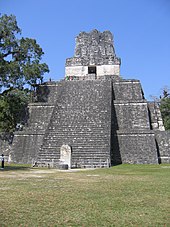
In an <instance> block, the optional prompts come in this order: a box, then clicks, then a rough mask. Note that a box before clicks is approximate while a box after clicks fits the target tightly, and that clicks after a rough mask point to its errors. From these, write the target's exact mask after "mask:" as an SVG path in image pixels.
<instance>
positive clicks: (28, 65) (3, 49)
mask: <svg viewBox="0 0 170 227" xmlns="http://www.w3.org/2000/svg"><path fill="white" fill-rule="evenodd" d="M43 54H44V52H43V50H42V48H41V47H40V46H39V45H38V44H37V42H36V40H35V39H30V38H23V37H21V29H20V28H19V27H18V25H17V21H16V17H15V16H14V15H10V16H7V15H2V16H1V17H0V91H3V92H2V94H0V131H1V132H2V131H3V132H11V131H14V129H15V127H16V125H17V124H18V123H23V122H24V121H25V116H26V115H25V114H26V105H27V103H28V99H29V95H30V91H29V90H28V89H24V87H25V86H26V85H33V86H34V87H35V85H36V84H37V83H38V82H42V80H43V75H44V73H46V72H49V69H48V65H47V64H45V63H41V58H42V55H43ZM27 87H28V86H27Z"/></svg>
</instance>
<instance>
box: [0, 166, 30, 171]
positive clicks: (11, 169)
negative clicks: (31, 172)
mask: <svg viewBox="0 0 170 227" xmlns="http://www.w3.org/2000/svg"><path fill="white" fill-rule="evenodd" d="M30 168H31V166H30V165H15V164H11V165H5V167H4V169H0V171H3V172H4V171H16V170H28V169H30Z"/></svg>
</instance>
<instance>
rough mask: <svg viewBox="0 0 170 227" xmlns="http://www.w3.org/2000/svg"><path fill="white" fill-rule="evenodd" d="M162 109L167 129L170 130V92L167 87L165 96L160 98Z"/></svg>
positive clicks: (164, 92)
mask: <svg viewBox="0 0 170 227" xmlns="http://www.w3.org/2000/svg"><path fill="white" fill-rule="evenodd" d="M160 111H161V114H162V118H163V122H164V126H165V129H166V130H170V94H169V93H168V91H167V89H164V91H163V97H161V100H160Z"/></svg>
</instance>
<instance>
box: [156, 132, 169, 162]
mask: <svg viewBox="0 0 170 227" xmlns="http://www.w3.org/2000/svg"><path fill="white" fill-rule="evenodd" d="M155 134H156V143H157V148H158V157H159V163H170V131H156V133H155Z"/></svg>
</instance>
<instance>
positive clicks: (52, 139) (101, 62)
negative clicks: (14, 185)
mask: <svg viewBox="0 0 170 227" xmlns="http://www.w3.org/2000/svg"><path fill="white" fill-rule="evenodd" d="M136 57H137V56H136ZM120 65H121V59H120V58H119V57H117V56H116V52H115V49H114V42H113V35H112V33H111V32H110V31H104V32H100V31H98V30H93V31H91V32H89V33H87V32H81V33H80V34H79V35H78V36H77V37H76V46H75V52H74V56H73V57H70V58H67V59H66V64H65V76H63V80H61V81H58V82H53V81H49V82H45V83H43V84H41V85H39V86H38V87H37V90H36V100H37V101H36V102H34V103H30V104H29V106H28V108H29V117H28V121H27V124H26V125H25V126H24V128H23V130H22V131H17V132H15V135H14V139H13V144H12V149H11V152H10V155H11V160H12V161H13V162H16V163H33V164H35V165H37V166H47V167H51V168H62V167H63V168H102V167H110V166H112V165H116V164H121V163H131V164H158V163H169V162H170V154H169V150H170V136H169V134H168V133H167V132H166V131H165V129H164V126H163V121H162V117H161V112H160V109H159V105H158V104H156V103H154V102H148V101H147V100H146V99H145V98H144V92H143V90H142V87H141V83H140V81H139V80H137V79H123V78H122V76H120Z"/></svg>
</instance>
